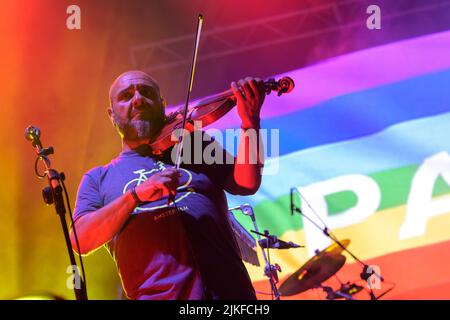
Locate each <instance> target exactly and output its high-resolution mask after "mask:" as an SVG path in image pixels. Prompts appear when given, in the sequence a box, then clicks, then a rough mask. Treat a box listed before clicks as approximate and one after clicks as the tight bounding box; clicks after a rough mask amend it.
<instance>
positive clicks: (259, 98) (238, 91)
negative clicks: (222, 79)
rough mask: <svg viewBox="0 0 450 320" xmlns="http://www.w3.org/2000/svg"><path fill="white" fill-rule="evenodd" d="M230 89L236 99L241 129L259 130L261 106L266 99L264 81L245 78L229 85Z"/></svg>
mask: <svg viewBox="0 0 450 320" xmlns="http://www.w3.org/2000/svg"><path fill="white" fill-rule="evenodd" d="M231 89H232V90H233V93H234V95H235V96H236V99H237V110H238V114H239V117H240V118H241V120H242V124H241V128H243V129H250V128H255V129H258V128H259V124H260V112H261V106H262V104H263V102H264V98H265V97H266V93H265V89H264V81H263V80H261V79H259V78H253V77H246V78H245V79H241V80H239V81H238V82H237V83H236V82H234V81H233V82H232V83H231Z"/></svg>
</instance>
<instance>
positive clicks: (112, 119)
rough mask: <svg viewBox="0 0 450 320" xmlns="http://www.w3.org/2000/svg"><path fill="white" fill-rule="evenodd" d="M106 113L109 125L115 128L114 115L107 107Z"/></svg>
mask: <svg viewBox="0 0 450 320" xmlns="http://www.w3.org/2000/svg"><path fill="white" fill-rule="evenodd" d="M107 111H108V116H109V119H110V120H111V123H112V124H113V126H114V127H115V126H116V122H115V121H114V114H113V110H112V108H111V107H109V108H108V110H107Z"/></svg>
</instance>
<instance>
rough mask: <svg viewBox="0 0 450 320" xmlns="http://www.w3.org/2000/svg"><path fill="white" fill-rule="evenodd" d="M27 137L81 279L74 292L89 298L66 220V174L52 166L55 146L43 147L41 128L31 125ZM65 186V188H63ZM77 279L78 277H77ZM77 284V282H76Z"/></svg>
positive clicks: (79, 297) (47, 200)
mask: <svg viewBox="0 0 450 320" xmlns="http://www.w3.org/2000/svg"><path fill="white" fill-rule="evenodd" d="M25 138H26V139H27V140H29V141H31V142H32V145H33V147H35V149H36V153H37V158H36V161H35V163H34V165H35V172H36V175H37V176H38V177H39V178H40V179H43V178H44V177H45V176H46V177H47V179H48V186H47V187H44V188H43V189H42V197H43V199H44V202H45V203H46V204H47V205H51V204H54V207H55V211H56V214H57V215H58V216H59V219H60V222H61V227H62V230H63V233H64V239H65V242H66V247H67V252H68V254H69V259H70V263H71V265H72V268H73V267H75V268H76V269H75V270H73V272H74V273H75V277H78V278H79V279H80V286H79V287H78V288H77V285H74V292H75V297H76V299H77V300H88V297H87V291H86V283H85V281H84V268H83V262H82V261H81V256H80V261H81V266H82V270H83V277H81V276H80V275H79V274H78V270H79V269H78V265H77V262H76V260H75V255H74V254H73V250H72V244H71V241H70V235H69V228H68V226H67V221H66V216H65V215H66V206H65V203H64V197H63V191H65V186H64V180H65V175H64V173H59V172H58V171H56V170H55V169H52V168H51V162H50V159H49V158H48V156H49V155H51V154H53V153H54V149H53V147H48V148H43V147H42V144H41V141H40V139H39V138H40V130H39V129H38V128H36V127H32V126H29V127H28V128H27V129H26V130H25ZM39 161H42V162H43V163H44V166H45V172H44V174H40V173H39V172H38V169H37V164H38V162H39ZM63 188H64V189H63ZM66 195H67V194H66ZM77 245H78V239H77ZM75 279H76V278H75ZM75 284H76V282H75Z"/></svg>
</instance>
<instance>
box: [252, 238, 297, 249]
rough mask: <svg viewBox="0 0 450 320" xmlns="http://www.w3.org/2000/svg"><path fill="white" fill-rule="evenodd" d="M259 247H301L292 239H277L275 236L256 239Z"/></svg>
mask: <svg viewBox="0 0 450 320" xmlns="http://www.w3.org/2000/svg"><path fill="white" fill-rule="evenodd" d="M258 243H259V245H260V246H261V248H265V249H267V248H269V249H290V248H301V247H303V246H300V245H298V244H295V243H293V242H292V241H289V242H286V241H283V240H280V239H278V238H277V237H276V236H267V238H264V239H261V240H258Z"/></svg>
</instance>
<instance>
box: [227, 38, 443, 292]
mask: <svg viewBox="0 0 450 320" xmlns="http://www.w3.org/2000/svg"><path fill="white" fill-rule="evenodd" d="M284 75H287V76H289V77H291V78H293V79H294V81H295V82H296V89H295V91H294V92H293V93H291V94H289V95H284V96H282V97H280V98H278V97H276V96H274V95H270V96H268V97H267V99H266V102H265V105H264V110H263V116H262V117H263V124H262V126H263V127H264V128H268V129H279V130H280V131H279V135H280V157H279V158H278V159H275V158H273V159H269V160H268V161H267V163H268V165H270V164H271V162H273V161H278V166H279V172H278V173H277V174H275V175H266V176H264V177H263V183H262V186H261V188H260V190H259V191H258V193H257V194H255V195H254V196H252V197H245V198H244V197H237V196H229V197H228V199H229V204H230V206H236V205H239V204H243V203H250V204H251V205H252V206H253V207H254V209H255V212H256V217H257V220H258V222H259V225H260V228H261V229H268V230H270V232H271V233H272V234H276V235H277V236H279V237H280V238H281V239H283V240H289V241H294V242H296V243H300V244H306V245H307V248H306V249H290V250H281V251H279V252H275V251H272V252H271V260H272V261H273V262H277V263H278V264H279V265H280V266H281V268H282V271H283V272H282V273H281V274H280V277H281V281H283V280H284V279H285V278H287V277H288V276H289V275H290V274H291V273H293V272H294V271H295V270H297V269H298V268H299V267H300V266H301V265H302V264H303V263H304V262H305V261H306V260H307V259H308V257H310V256H311V255H312V254H313V252H314V250H315V249H321V248H324V247H325V246H327V245H328V244H329V241H328V239H326V238H325V237H324V236H323V235H322V234H321V233H320V232H319V231H317V230H315V229H314V227H312V225H311V223H309V222H307V221H304V220H303V219H302V218H301V217H300V216H299V215H294V216H291V215H290V208H289V203H290V201H289V189H290V188H291V187H295V188H298V190H299V191H301V192H302V194H303V195H304V196H305V198H306V199H307V200H308V202H309V203H310V204H311V206H312V208H314V209H315V211H317V213H318V214H319V215H321V216H322V218H323V219H325V221H326V222H327V224H328V225H329V227H331V229H333V230H334V232H335V234H336V235H337V236H338V237H339V238H341V239H344V238H348V239H350V240H351V244H350V246H349V249H351V250H352V251H353V252H354V253H355V254H356V255H357V256H358V257H360V258H361V259H364V260H365V261H366V262H367V263H370V264H375V265H378V266H379V267H380V269H381V273H382V275H383V276H384V277H385V279H386V282H385V283H383V284H382V288H381V289H380V291H379V292H382V291H383V289H388V288H389V287H390V286H391V283H390V282H393V283H395V285H396V287H395V289H394V290H393V291H392V292H391V293H389V294H388V295H386V296H385V298H391V299H404V298H447V299H448V298H450V186H449V185H450V155H449V153H450V32H442V33H437V34H431V35H427V36H423V37H419V38H414V39H409V40H405V41H401V42H396V43H392V44H388V45H383V46H380V47H375V48H370V49H366V50H363V51H359V52H354V53H351V54H347V55H344V56H340V57H337V58H333V59H330V60H327V61H323V62H321V63H320V64H317V65H313V66H310V67H307V68H304V69H299V70H294V71H292V72H288V73H286V74H283V75H282V76H284ZM237 125H238V119H237V118H236V115H235V114H234V113H230V115H228V116H227V117H226V120H225V121H223V122H222V127H219V129H222V130H224V129H225V128H226V127H230V126H237ZM269 151H270V150H269ZM269 155H270V152H269ZM296 203H297V204H298V205H301V207H302V209H303V211H304V212H305V214H308V215H310V216H311V217H313V215H312V212H311V209H310V208H309V207H308V206H307V205H305V202H304V201H303V202H302V203H301V202H300V199H299V198H297V199H296ZM300 203H301V204H300ZM237 216H238V218H239V220H240V221H241V222H242V223H243V224H245V225H246V226H247V227H248V229H251V228H252V227H251V223H250V221H249V220H246V219H247V217H244V216H239V215H237ZM248 270H249V272H250V275H251V277H252V280H253V281H254V284H255V287H256V288H257V290H258V291H262V292H267V291H269V286H268V283H267V280H265V278H264V276H263V270H262V268H256V267H253V266H250V265H249V266H248ZM359 273H360V267H359V265H358V264H355V263H354V261H353V260H352V259H351V258H349V257H348V258H347V264H346V265H345V266H344V268H343V269H342V270H341V271H340V272H339V273H338V275H339V277H340V278H341V279H342V280H344V281H347V280H352V281H353V280H357V279H358V277H359ZM327 283H328V284H330V285H331V286H333V287H336V286H337V280H336V279H334V278H332V279H330V280H329V281H328V282H327ZM259 297H260V298H262V299H264V298H268V296H267V295H264V294H260V296H259ZM357 297H359V298H361V299H364V298H367V294H365V293H360V294H359V295H358V296H357ZM269 298H270V297H269ZM289 298H290V299H297V298H300V299H315V298H323V294H322V293H321V292H320V291H318V290H311V291H308V292H306V293H303V294H301V295H297V296H292V297H289Z"/></svg>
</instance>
